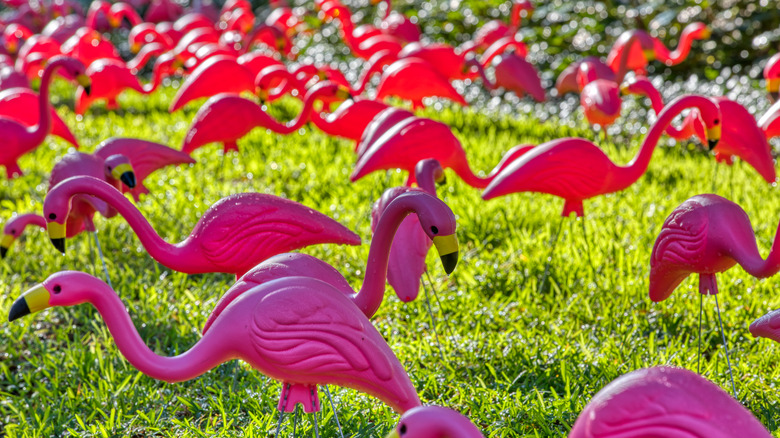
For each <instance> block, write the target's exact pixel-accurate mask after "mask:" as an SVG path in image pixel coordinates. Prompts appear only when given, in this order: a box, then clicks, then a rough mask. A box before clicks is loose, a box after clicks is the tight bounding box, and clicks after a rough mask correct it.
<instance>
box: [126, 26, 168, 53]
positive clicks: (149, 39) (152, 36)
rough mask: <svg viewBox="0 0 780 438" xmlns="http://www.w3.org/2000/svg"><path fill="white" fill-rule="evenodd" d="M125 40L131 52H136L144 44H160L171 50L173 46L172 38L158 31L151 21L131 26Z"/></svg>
mask: <svg viewBox="0 0 780 438" xmlns="http://www.w3.org/2000/svg"><path fill="white" fill-rule="evenodd" d="M127 40H128V43H129V44H130V51H131V52H133V53H138V52H140V51H141V49H143V47H144V46H145V45H147V44H153V43H157V44H160V45H162V46H163V47H164V48H165V50H171V49H173V48H174V47H175V43H174V41H173V39H171V37H170V36H168V35H165V34H164V33H162V32H160V31H159V30H158V29H157V26H155V25H154V24H152V23H141V24H138V25H136V26H133V28H132V29H130V33H129V34H128V35H127Z"/></svg>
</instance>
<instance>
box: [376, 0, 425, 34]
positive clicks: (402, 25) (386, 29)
mask: <svg viewBox="0 0 780 438" xmlns="http://www.w3.org/2000/svg"><path fill="white" fill-rule="evenodd" d="M383 1H384V2H385V16H384V18H383V19H382V22H381V23H380V24H379V30H381V31H382V33H384V34H385V35H390V36H392V37H395V38H398V39H399V40H401V41H404V42H407V43H413V42H415V41H420V35H421V33H422V32H420V27H419V26H417V25H416V24H415V23H413V22H412V20H410V19H409V18H407V17H406V16H405V15H404V14H401V13H399V12H398V11H394V10H393V6H392V4H391V0H373V3H375V4H376V3H381V2H383Z"/></svg>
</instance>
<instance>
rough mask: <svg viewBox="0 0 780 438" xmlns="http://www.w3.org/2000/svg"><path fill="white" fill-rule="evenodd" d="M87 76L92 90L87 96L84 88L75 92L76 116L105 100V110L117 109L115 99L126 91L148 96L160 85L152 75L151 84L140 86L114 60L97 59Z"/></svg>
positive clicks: (125, 66)
mask: <svg viewBox="0 0 780 438" xmlns="http://www.w3.org/2000/svg"><path fill="white" fill-rule="evenodd" d="M87 76H89V78H90V79H91V81H92V84H93V85H92V89H91V92H90V93H89V94H88V93H86V92H85V90H84V88H79V89H78V90H77V91H76V108H75V111H76V114H78V115H83V114H84V113H85V112H86V111H87V109H89V107H90V106H91V105H92V104H93V103H94V102H95V101H97V100H101V99H105V100H106V102H107V103H106V108H108V109H110V110H114V109H117V108H119V104H118V103H117V97H118V96H119V95H120V94H121V93H122V92H123V91H124V90H126V89H131V90H135V91H137V92H139V93H141V94H150V93H152V92H154V90H156V89H157V87H158V86H159V85H160V83H161V80H162V78H161V76H160V75H154V76H153V80H152V83H150V84H147V85H141V83H140V82H138V77H137V76H136V75H135V74H134V73H133V71H132V70H131V69H130V68H129V67H127V65H126V64H125V63H124V62H122V61H117V60H115V59H98V60H97V61H95V62H93V63H92V64H90V66H89V67H88V68H87Z"/></svg>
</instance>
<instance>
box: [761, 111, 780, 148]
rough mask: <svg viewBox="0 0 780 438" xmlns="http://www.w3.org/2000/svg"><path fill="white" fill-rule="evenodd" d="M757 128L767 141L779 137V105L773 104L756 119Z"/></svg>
mask: <svg viewBox="0 0 780 438" xmlns="http://www.w3.org/2000/svg"><path fill="white" fill-rule="evenodd" d="M758 127H759V128H761V130H762V131H764V137H766V138H767V139H770V138H773V137H777V136H780V103H777V102H775V103H774V104H773V105H772V106H771V107H769V109H768V110H766V112H765V113H764V115H762V116H761V118H759V119H758Z"/></svg>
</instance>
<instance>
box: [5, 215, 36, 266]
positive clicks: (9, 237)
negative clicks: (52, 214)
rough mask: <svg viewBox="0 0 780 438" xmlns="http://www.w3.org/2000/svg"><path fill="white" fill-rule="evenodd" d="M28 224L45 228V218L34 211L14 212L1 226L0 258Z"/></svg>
mask: <svg viewBox="0 0 780 438" xmlns="http://www.w3.org/2000/svg"><path fill="white" fill-rule="evenodd" d="M28 226H34V227H39V228H41V229H43V230H45V229H46V219H44V218H43V216H41V215H39V214H35V213H27V214H15V215H14V216H13V217H12V218H11V219H9V220H8V221H7V222H6V223H5V226H3V237H2V238H0V259H1V258H5V256H6V255H7V254H8V251H9V250H10V249H11V245H13V243H14V241H16V239H18V238H19V236H21V235H22V234H23V233H24V230H25V229H26V228H27V227H28Z"/></svg>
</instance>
